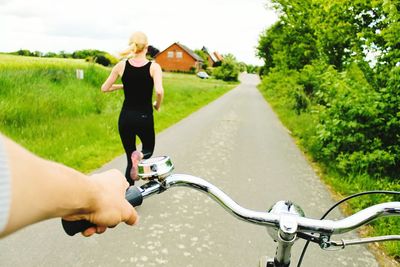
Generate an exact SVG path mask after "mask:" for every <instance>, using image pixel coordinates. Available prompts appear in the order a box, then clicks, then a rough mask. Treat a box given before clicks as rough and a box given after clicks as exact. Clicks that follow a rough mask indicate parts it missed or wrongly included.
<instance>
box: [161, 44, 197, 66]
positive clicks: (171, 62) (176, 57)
mask: <svg viewBox="0 0 400 267" xmlns="http://www.w3.org/2000/svg"><path fill="white" fill-rule="evenodd" d="M154 59H155V61H156V62H157V63H158V64H160V66H161V68H162V69H163V70H165V71H184V72H190V71H195V72H197V71H199V70H200V69H201V66H202V65H203V62H204V61H203V59H202V58H201V57H200V56H199V55H197V54H196V53H194V52H193V51H192V50H190V49H189V48H188V47H186V46H184V45H182V44H180V43H178V42H176V43H173V44H172V45H170V46H169V47H167V48H166V49H165V50H163V51H161V52H160V53H158V54H157V55H156V56H155V57H154Z"/></svg>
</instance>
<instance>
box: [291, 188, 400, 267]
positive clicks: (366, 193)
mask: <svg viewBox="0 0 400 267" xmlns="http://www.w3.org/2000/svg"><path fill="white" fill-rule="evenodd" d="M372 194H387V195H400V192H398V191H386V190H374V191H365V192H361V193H357V194H353V195H350V196H348V197H345V198H343V199H342V200H340V201H338V202H336V203H335V204H334V205H333V206H332V207H330V208H329V209H328V210H327V211H326V212H325V214H324V215H323V216H322V217H321V219H320V220H323V219H325V217H326V216H328V214H329V213H330V212H331V211H332V210H333V209H334V208H336V207H337V206H339V205H340V204H342V203H343V202H345V201H347V200H350V199H352V198H355V197H360V196H363V195H372ZM310 241H312V240H307V241H306V243H305V245H304V248H303V251H302V252H301V255H300V258H299V261H298V263H297V267H300V266H301V263H302V262H303V258H304V255H305V254H306V251H307V248H308V245H309V244H310ZM313 242H314V241H313Z"/></svg>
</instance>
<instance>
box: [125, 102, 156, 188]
mask: <svg viewBox="0 0 400 267" xmlns="http://www.w3.org/2000/svg"><path fill="white" fill-rule="evenodd" d="M118 130H119V135H120V137H121V141H122V145H123V146H124V149H125V153H126V159H127V161H128V165H127V167H126V171H125V177H126V180H127V181H128V182H129V183H130V184H131V185H133V184H134V181H133V180H132V179H131V176H130V172H131V169H132V160H131V155H132V152H133V151H135V150H136V136H138V137H139V138H140V141H141V142H142V153H143V155H144V158H145V159H147V158H150V157H151V155H153V151H154V145H155V134H154V120H153V114H151V113H144V112H140V111H134V110H129V109H122V110H121V114H120V115H119V120H118Z"/></svg>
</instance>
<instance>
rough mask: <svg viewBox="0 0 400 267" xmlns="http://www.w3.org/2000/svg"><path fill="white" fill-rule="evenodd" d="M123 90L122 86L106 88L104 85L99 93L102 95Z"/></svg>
mask: <svg viewBox="0 0 400 267" xmlns="http://www.w3.org/2000/svg"><path fill="white" fill-rule="evenodd" d="M123 88H124V86H123V85H122V84H112V85H111V86H110V87H108V88H107V87H106V86H105V85H103V86H102V87H101V91H103V92H104V93H107V92H112V91H116V90H119V89H123Z"/></svg>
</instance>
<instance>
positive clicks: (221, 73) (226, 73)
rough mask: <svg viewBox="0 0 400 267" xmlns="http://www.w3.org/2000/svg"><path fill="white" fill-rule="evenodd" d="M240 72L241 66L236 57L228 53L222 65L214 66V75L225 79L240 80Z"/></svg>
mask: <svg viewBox="0 0 400 267" xmlns="http://www.w3.org/2000/svg"><path fill="white" fill-rule="evenodd" d="M239 72H240V68H239V64H238V62H237V61H236V59H235V58H234V57H233V56H232V55H227V56H225V57H224V60H223V62H222V64H221V66H220V67H216V68H214V71H213V76H214V77H215V78H216V79H219V80H223V81H238V78H239Z"/></svg>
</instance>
